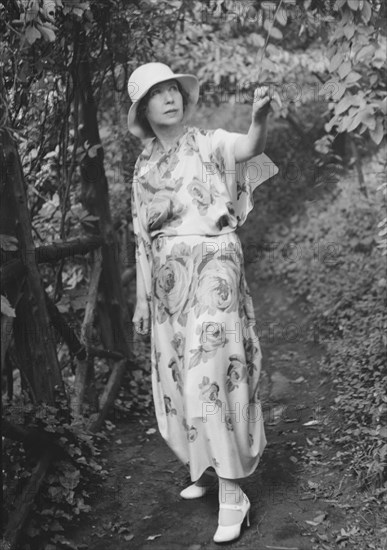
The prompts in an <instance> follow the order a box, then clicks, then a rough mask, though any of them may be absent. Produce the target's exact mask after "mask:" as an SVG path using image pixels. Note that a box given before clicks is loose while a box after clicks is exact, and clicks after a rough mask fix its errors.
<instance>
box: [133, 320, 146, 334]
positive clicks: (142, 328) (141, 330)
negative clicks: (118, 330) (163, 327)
mask: <svg viewBox="0 0 387 550" xmlns="http://www.w3.org/2000/svg"><path fill="white" fill-rule="evenodd" d="M133 324H134V330H135V331H136V332H137V334H148V332H149V317H140V318H134V317H133Z"/></svg>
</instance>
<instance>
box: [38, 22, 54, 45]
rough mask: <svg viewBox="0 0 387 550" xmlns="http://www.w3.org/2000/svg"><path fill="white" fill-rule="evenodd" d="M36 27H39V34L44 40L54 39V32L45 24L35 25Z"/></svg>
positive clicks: (52, 40)
mask: <svg viewBox="0 0 387 550" xmlns="http://www.w3.org/2000/svg"><path fill="white" fill-rule="evenodd" d="M36 27H37V28H38V29H39V31H40V33H41V35H42V36H43V38H44V40H47V42H54V41H55V38H56V37H55V33H54V31H53V30H52V29H49V28H48V27H47V26H46V25H36Z"/></svg>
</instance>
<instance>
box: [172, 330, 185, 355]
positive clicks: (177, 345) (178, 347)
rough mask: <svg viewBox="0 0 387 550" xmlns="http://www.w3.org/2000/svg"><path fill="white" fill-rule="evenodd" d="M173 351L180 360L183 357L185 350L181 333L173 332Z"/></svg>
mask: <svg viewBox="0 0 387 550" xmlns="http://www.w3.org/2000/svg"><path fill="white" fill-rule="evenodd" d="M171 344H172V347H173V349H174V350H175V351H176V353H177V356H178V357H179V359H180V358H182V357H183V355H184V350H185V337H184V335H183V333H182V332H180V331H179V332H175V334H174V335H173V339H172V340H171Z"/></svg>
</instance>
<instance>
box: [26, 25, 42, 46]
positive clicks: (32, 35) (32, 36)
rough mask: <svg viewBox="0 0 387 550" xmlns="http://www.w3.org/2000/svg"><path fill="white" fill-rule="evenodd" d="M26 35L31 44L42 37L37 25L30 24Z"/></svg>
mask: <svg viewBox="0 0 387 550" xmlns="http://www.w3.org/2000/svg"><path fill="white" fill-rule="evenodd" d="M24 36H25V37H26V40H27V42H28V43H29V44H33V43H34V42H35V41H36V40H38V38H40V37H41V34H40V32H39V31H38V29H37V28H36V27H33V26H32V25H30V26H29V27H27V29H26V32H25V34H24Z"/></svg>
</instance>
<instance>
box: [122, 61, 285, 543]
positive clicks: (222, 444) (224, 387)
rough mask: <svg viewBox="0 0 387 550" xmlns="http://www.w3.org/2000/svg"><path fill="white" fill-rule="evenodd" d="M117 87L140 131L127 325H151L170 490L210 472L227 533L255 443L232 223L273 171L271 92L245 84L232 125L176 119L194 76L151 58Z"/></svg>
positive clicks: (248, 323) (189, 493)
mask: <svg viewBox="0 0 387 550" xmlns="http://www.w3.org/2000/svg"><path fill="white" fill-rule="evenodd" d="M128 91H129V95H130V98H131V100H132V106H131V108H130V111H129V114H128V128H129V130H130V132H132V133H133V134H134V135H135V136H137V137H139V138H141V139H144V140H145V139H146V140H147V141H146V145H145V148H144V150H143V151H142V153H141V154H140V156H139V157H138V159H137V162H136V166H135V171H134V177H133V188H132V216H133V229H134V233H135V240H136V265H137V303H136V309H135V313H134V316H133V323H134V326H135V329H136V331H137V332H138V333H139V334H146V333H147V332H148V331H149V330H150V331H151V358H152V389H153V399H154V404H155V410H156V416H157V422H158V427H159V430H160V433H161V435H162V436H163V438H164V439H165V441H166V442H167V444H168V445H169V446H170V448H171V449H172V450H173V451H174V453H175V454H176V455H177V457H178V458H179V459H180V460H181V461H182V462H183V463H184V464H185V465H186V466H187V468H188V469H189V471H190V475H191V479H192V481H193V484H192V485H190V486H189V487H187V488H186V489H184V490H183V491H182V492H181V493H180V495H181V497H183V498H186V499H188V498H189V499H191V498H199V497H202V496H204V495H205V494H206V493H207V492H208V490H209V488H210V487H211V485H212V484H213V481H214V477H216V476H217V477H218V480H219V525H218V528H217V531H216V533H215V535H214V541H215V542H226V541H230V540H234V539H236V538H237V537H238V536H239V535H240V530H241V525H242V523H243V520H244V518H245V517H246V518H247V521H248V520H249V510H250V502H249V499H248V498H247V496H246V495H245V494H244V492H243V491H242V489H241V488H240V486H239V484H238V479H240V478H244V477H246V476H249V475H250V474H252V473H253V472H254V470H255V469H256V467H257V465H258V462H259V460H260V458H261V456H262V452H263V450H264V448H265V445H266V438H265V432H264V426H263V419H262V411H261V406H260V401H259V374H260V368H261V351H260V346H259V342H258V337H257V329H256V325H255V318H254V308H253V304H252V300H251V296H250V294H249V290H248V287H247V284H246V279H245V274H244V264H243V254H242V249H241V243H240V240H239V238H238V236H237V235H236V233H235V230H236V228H237V227H238V226H240V225H241V224H242V223H244V221H245V220H246V217H247V214H248V213H249V211H250V210H251V209H252V207H253V202H252V192H253V189H254V187H256V186H257V185H258V184H259V183H261V182H262V181H264V180H265V179H267V178H268V177H270V176H272V175H274V174H275V173H276V167H275V166H274V164H273V163H272V162H271V161H270V159H269V158H268V157H267V156H266V155H264V154H262V152H263V150H264V147H265V142H266V134H267V127H266V120H267V114H268V111H269V109H270V97H269V95H268V91H267V89H266V88H258V89H257V90H256V91H255V94H254V102H253V109H252V122H251V126H250V128H249V131H248V133H247V134H246V135H243V134H236V133H229V132H226V131H225V130H221V129H219V130H215V131H214V130H199V129H197V128H194V127H186V126H185V123H186V121H187V120H188V118H189V117H190V115H191V114H192V112H193V110H194V107H195V105H196V103H197V101H198V97H199V83H198V80H197V78H196V77H195V76H193V75H185V74H174V73H173V72H172V71H171V69H170V68H169V67H168V66H166V65H164V64H162V63H147V64H145V65H142V66H141V67H139V68H138V69H136V70H135V71H134V72H133V73H132V75H131V77H130V79H129V82H128ZM256 155H260V156H259V157H257V158H256V159H254V160H251V159H252V158H253V157H255V156H256ZM248 161H250V162H249V163H248ZM237 163H238V164H237Z"/></svg>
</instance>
